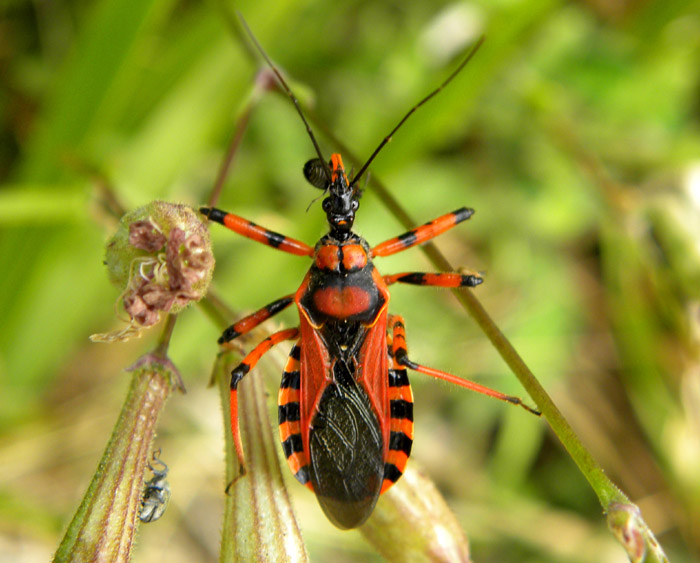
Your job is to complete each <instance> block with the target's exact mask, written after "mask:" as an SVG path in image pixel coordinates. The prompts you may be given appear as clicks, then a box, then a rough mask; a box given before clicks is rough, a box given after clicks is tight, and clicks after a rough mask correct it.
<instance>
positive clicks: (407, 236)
mask: <svg viewBox="0 0 700 563" xmlns="http://www.w3.org/2000/svg"><path fill="white" fill-rule="evenodd" d="M473 214H474V210H473V209H469V208H468V207H462V208H461V209H457V210H456V211H453V212H452V213H448V214H447V215H443V216H442V217H438V218H437V219H434V220H433V221H430V222H429V223H426V224H425V225H422V226H420V227H416V228H415V229H411V230H410V231H408V232H407V233H404V234H402V235H399V236H398V237H396V238H392V239H389V240H387V241H384V242H382V243H380V244H378V245H377V246H375V247H374V248H373V249H372V256H373V257H376V256H390V255H392V254H396V253H397V252H401V251H403V250H406V249H407V248H411V247H412V246H415V245H417V244H421V243H424V242H426V241H428V240H430V239H431V238H435V237H436V236H438V235H441V234H442V233H444V232H445V231H447V230H449V229H451V228H452V227H454V226H455V225H457V224H458V223H461V222H462V221H466V220H467V219H469V217H471V216H472V215H473Z"/></svg>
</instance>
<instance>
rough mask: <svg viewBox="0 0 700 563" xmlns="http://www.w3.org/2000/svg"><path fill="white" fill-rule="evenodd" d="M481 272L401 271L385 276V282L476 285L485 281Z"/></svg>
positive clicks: (439, 285) (442, 285) (449, 285)
mask: <svg viewBox="0 0 700 563" xmlns="http://www.w3.org/2000/svg"><path fill="white" fill-rule="evenodd" d="M483 281H484V280H483V278H482V277H481V276H480V275H479V274H457V273H453V272H444V273H439V274H429V273H425V272H401V273H400V274H392V275H390V276H384V283H386V284H387V285H391V284H392V283H410V284H412V285H430V286H435V287H476V286H477V285H479V284H481V283H482V282H483Z"/></svg>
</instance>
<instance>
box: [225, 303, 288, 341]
mask: <svg viewBox="0 0 700 563" xmlns="http://www.w3.org/2000/svg"><path fill="white" fill-rule="evenodd" d="M293 301H294V294H293V293H292V294H291V295H285V296H284V297H281V298H280V299H277V301H273V302H272V303H269V304H268V305H265V306H264V307H263V308H262V309H260V310H259V311H255V313H252V314H250V315H248V316H247V317H244V318H242V319H241V320H240V321H238V322H236V323H234V324H232V325H231V326H230V327H228V328H227V329H226V330H225V331H224V332H223V334H222V335H221V338H219V344H222V345H223V346H224V347H225V348H229V347H228V346H227V345H226V343H227V342H231V340H233V339H234V338H238V337H239V336H241V335H242V334H245V333H246V332H249V331H251V330H253V329H254V328H255V327H256V326H258V325H259V324H260V323H262V322H263V321H266V320H267V319H269V318H270V317H272V316H273V315H276V314H277V313H279V312H280V311H284V310H285V309H286V308H287V307H289V305H291V304H292V302H293Z"/></svg>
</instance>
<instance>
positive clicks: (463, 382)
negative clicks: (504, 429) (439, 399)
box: [389, 316, 541, 416]
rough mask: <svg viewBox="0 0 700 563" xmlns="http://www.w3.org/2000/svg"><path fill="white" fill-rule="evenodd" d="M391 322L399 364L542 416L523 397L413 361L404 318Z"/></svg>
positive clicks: (397, 318) (394, 318)
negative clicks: (409, 356) (407, 347)
mask: <svg viewBox="0 0 700 563" xmlns="http://www.w3.org/2000/svg"><path fill="white" fill-rule="evenodd" d="M389 324H390V326H391V331H392V333H393V337H394V338H393V346H392V348H393V352H394V361H395V362H397V363H398V364H399V365H402V366H406V367H407V368H409V369H412V370H415V371H419V372H421V373H424V374H426V375H430V376H432V377H437V378H438V379H442V380H444V381H447V382H449V383H454V384H455V385H459V386H460V387H464V388H466V389H471V390H472V391H476V392H477V393H483V394H484V395H488V396H489V397H494V398H495V399H500V400H501V401H506V402H508V403H512V404H514V405H520V406H521V407H523V408H524V409H525V410H527V411H529V412H531V413H532V414H535V415H537V416H540V414H541V413H540V412H539V411H537V410H535V409H533V408H531V407H529V406H527V405H526V404H525V403H523V401H522V399H520V398H518V397H513V396H512V395H506V394H504V393H501V392H500V391H495V390H493V389H490V388H488V387H485V386H483V385H479V384H478V383H475V382H473V381H469V380H468V379H462V378H461V377H457V376H456V375H452V374H450V373H447V372H444V371H440V370H437V369H434V368H429V367H426V366H423V365H420V364H416V363H415V362H412V361H411V360H409V359H408V350H407V349H406V332H405V328H404V324H403V318H402V317H399V316H392V317H390V319H389Z"/></svg>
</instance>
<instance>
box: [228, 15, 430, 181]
mask: <svg viewBox="0 0 700 563" xmlns="http://www.w3.org/2000/svg"><path fill="white" fill-rule="evenodd" d="M238 17H239V18H240V20H241V23H242V24H243V27H244V28H245V30H246V32H247V33H248V35H249V37H250V39H251V41H252V42H253V45H255V47H256V48H257V50H258V51H259V52H260V54H261V55H262V57H263V59H265V62H266V63H267V64H268V66H269V67H270V68H271V69H272V72H274V73H275V76H276V77H277V80H278V81H279V83H280V84H281V85H282V88H283V89H284V91H285V93H286V94H287V96H289V98H290V99H291V100H292V103H293V104H294V107H295V108H296V110H297V113H298V114H299V116H300V117H301V120H302V121H303V122H304V125H305V126H306V132H307V133H308V134H309V137H311V142H312V143H313V144H314V148H315V149H316V154H317V155H318V157H319V158H320V159H321V163H322V164H323V170H324V173H325V174H326V179H327V180H328V181H329V182H330V181H331V171H330V169H329V168H328V162H326V159H325V158H324V157H323V153H321V148H320V147H319V146H318V143H317V142H316V137H314V133H313V131H312V130H311V127H310V126H309V123H308V121H306V117H304V112H302V111H301V106H300V105H299V100H297V97H296V96H295V95H294V92H292V89H291V88H290V87H289V86H288V85H287V83H286V82H285V80H284V78H282V74H281V73H280V71H279V70H277V67H276V66H275V65H274V63H273V62H272V60H270V57H268V56H267V53H266V52H265V50H264V49H263V48H262V46H261V45H260V43H258V40H257V39H256V38H255V35H253V32H252V31H251V30H250V28H249V27H248V23H247V22H246V21H245V19H244V18H243V15H242V14H241V13H240V12H239V13H238ZM421 103H422V102H421ZM372 156H374V155H372Z"/></svg>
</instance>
